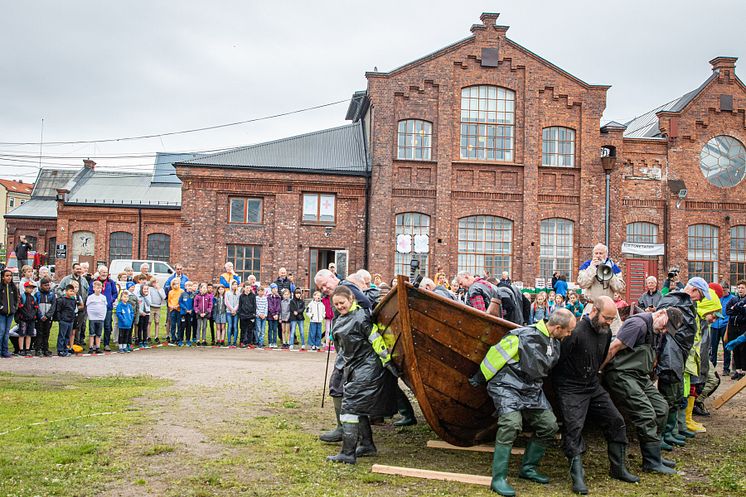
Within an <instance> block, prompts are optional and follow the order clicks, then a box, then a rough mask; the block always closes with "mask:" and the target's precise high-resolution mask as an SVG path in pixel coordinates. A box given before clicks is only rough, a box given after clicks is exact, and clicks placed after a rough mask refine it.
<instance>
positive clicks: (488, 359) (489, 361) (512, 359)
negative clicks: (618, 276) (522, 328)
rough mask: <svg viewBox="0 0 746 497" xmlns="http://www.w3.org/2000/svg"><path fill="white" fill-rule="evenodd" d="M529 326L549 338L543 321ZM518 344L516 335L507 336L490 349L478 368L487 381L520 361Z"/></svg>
mask: <svg viewBox="0 0 746 497" xmlns="http://www.w3.org/2000/svg"><path fill="white" fill-rule="evenodd" d="M531 326H532V327H533V328H536V329H537V330H539V331H540V332H541V333H542V334H543V335H544V336H547V337H548V336H549V330H547V325H546V324H545V323H544V321H539V322H538V323H536V324H534V325H531ZM518 344H519V340H518V335H513V334H509V335H506V336H505V337H503V339H502V340H500V341H499V342H498V343H496V344H495V345H493V346H492V347H490V350H489V351H488V352H487V355H486V356H484V359H482V364H480V366H479V368H480V369H481V371H482V374H483V375H484V377H485V379H486V380H487V381H490V380H491V379H492V378H493V377H494V376H495V375H496V374H497V373H498V371H500V370H501V369H502V368H503V366H505V365H506V364H508V365H511V364H516V363H518V361H520V356H519V354H518Z"/></svg>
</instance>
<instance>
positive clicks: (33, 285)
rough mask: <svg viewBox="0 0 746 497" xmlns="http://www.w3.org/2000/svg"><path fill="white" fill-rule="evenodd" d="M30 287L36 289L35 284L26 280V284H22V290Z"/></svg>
mask: <svg viewBox="0 0 746 497" xmlns="http://www.w3.org/2000/svg"><path fill="white" fill-rule="evenodd" d="M30 286H31V287H34V288H36V283H34V282H33V281H31V280H28V281H27V282H26V283H24V284H23V288H28V287H30Z"/></svg>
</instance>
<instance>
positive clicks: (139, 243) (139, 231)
mask: <svg viewBox="0 0 746 497" xmlns="http://www.w3.org/2000/svg"><path fill="white" fill-rule="evenodd" d="M137 258H138V259H142V208H141V207H138V208H137Z"/></svg>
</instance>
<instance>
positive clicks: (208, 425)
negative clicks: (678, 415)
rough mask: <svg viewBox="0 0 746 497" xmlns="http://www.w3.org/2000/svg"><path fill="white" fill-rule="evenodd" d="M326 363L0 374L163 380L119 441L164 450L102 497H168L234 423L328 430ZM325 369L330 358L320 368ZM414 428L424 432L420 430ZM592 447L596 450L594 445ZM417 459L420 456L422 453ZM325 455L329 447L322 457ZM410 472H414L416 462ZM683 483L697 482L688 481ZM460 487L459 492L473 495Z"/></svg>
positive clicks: (220, 355)
mask: <svg viewBox="0 0 746 497" xmlns="http://www.w3.org/2000/svg"><path fill="white" fill-rule="evenodd" d="M326 359H327V355H326V353H319V352H298V351H280V350H269V349H266V350H244V349H222V348H212V347H206V348H192V349H175V348H173V347H158V348H153V349H149V350H141V351H136V352H134V353H132V354H116V353H112V354H109V355H106V356H103V357H102V356H79V357H71V358H58V357H53V358H14V359H11V360H3V361H0V370H2V371H7V372H11V373H17V374H23V375H44V376H48V375H54V376H56V375H60V374H62V375H64V374H68V373H72V374H77V375H83V376H102V375H103V376H105V375H126V376H135V375H151V376H153V377H155V378H164V379H168V380H170V381H171V382H172V383H171V384H170V386H168V387H166V388H164V389H161V390H158V391H155V392H152V394H148V395H145V396H143V397H142V398H139V399H138V400H137V405H136V406H134V407H133V408H134V409H142V410H143V411H144V412H146V413H147V415H148V418H149V419H151V420H152V423H150V424H145V425H144V426H138V427H136V429H135V430H134V431H133V433H132V435H131V437H130V441H129V442H128V445H129V447H125V448H123V449H122V450H124V451H127V452H128V453H129V454H141V453H142V452H143V450H146V449H147V447H150V446H161V445H162V446H167V447H171V448H174V449H170V450H169V451H164V453H163V454H158V455H157V456H155V457H148V458H147V460H145V458H141V457H140V458H137V457H135V458H134V460H133V463H132V473H133V476H134V477H136V478H141V479H143V480H147V484H146V485H137V484H134V483H132V482H130V481H129V480H128V481H126V482H124V483H123V482H117V483H116V484H115V485H111V486H110V488H108V489H107V490H106V491H105V492H104V493H103V494H102V495H107V496H112V497H113V496H127V497H136V496H155V495H172V494H173V493H174V485H175V482H179V481H180V478H188V477H189V476H190V473H191V472H193V471H194V466H193V465H194V464H199V465H203V466H204V465H205V464H208V463H209V462H210V461H214V462H219V461H220V460H223V459H226V458H230V457H231V456H232V455H234V454H235V451H236V448H235V447H232V446H231V445H230V444H228V443H226V444H223V443H219V442H216V439H215V437H214V433H215V432H221V433H224V432H226V431H227V432H230V431H231V430H232V427H233V426H235V425H236V422H237V420H246V419H249V418H252V417H255V416H261V415H263V414H271V413H272V412H273V411H276V410H277V409H278V408H279V409H281V408H282V407H283V406H284V407H288V406H289V407H292V408H296V407H297V409H295V411H294V412H295V413H296V414H294V416H296V417H297V420H298V423H299V425H300V429H301V430H302V431H304V432H306V433H312V434H314V435H315V434H318V433H319V432H321V431H323V430H325V429H328V428H331V427H332V425H333V411H332V408H331V404H330V403H329V402H328V400H329V399H327V404H326V407H325V408H324V409H322V408H321V407H320V403H321V398H322V393H323V386H322V384H323V381H324V371H325V365H326ZM333 360H334V354H332V355H331V360H330V364H331V362H333ZM732 384H733V382H732V381H731V380H730V379H729V378H724V379H723V384H722V386H721V388H720V389H719V390H718V392H717V394H718V395H719V394H721V393H722V392H723V391H725V389H727V388H728V387H729V386H730V385H732ZM418 414H419V413H418ZM420 419H422V418H421V417H420ZM705 423H706V425H707V426H708V434H707V438H708V439H709V440H711V441H712V443H715V442H716V441H718V440H725V439H727V438H728V436H729V433H731V434H732V433H734V432H738V433H739V434H741V435H742V434H743V433H744V427H746V391H743V392H741V393H740V394H739V395H738V396H737V397H736V398H735V399H733V400H732V401H731V402H729V403H728V404H726V406H724V407H723V408H722V409H720V410H719V411H715V410H714V409H713V415H712V416H711V417H710V418H708V419H706V420H705ZM418 428H420V429H423V430H424V427H418ZM378 429H385V427H382V428H377V430H378ZM428 431H429V430H428ZM421 435H422V438H424V439H427V438H434V435H432V434H429V433H422V434H421ZM392 440H393V441H395V440H396V437H393V438H391V437H388V438H387V437H384V440H383V442H384V443H386V442H387V441H389V442H390V441H392ZM597 445H598V444H597ZM382 448H383V449H384V450H383V451H381V449H382ZM600 448H603V446H602V442H601V447H600ZM410 449H411V452H412V453H413V454H416V453H417V450H415V449H416V448H414V447H413V448H410ZM713 449H715V450H716V448H715V447H713ZM421 450H422V451H426V450H428V449H425V448H424V447H423V448H422V449H421ZM430 450H432V449H430ZM379 451H381V452H382V453H385V451H386V450H385V447H381V445H379ZM332 452H333V447H332V448H330V453H332ZM445 454H448V451H446V452H445V453H444V455H445ZM599 455H600V453H599ZM444 457H445V456H444ZM449 457H456V458H458V457H462V456H459V455H455V456H449ZM373 459H375V460H370V461H368V460H366V461H365V464H368V463H381V464H387V463H388V462H387V461H386V460H385V458H382V457H380V456H379V457H378V458H373ZM448 460H449V459H448V458H444V459H443V461H442V464H444V465H446V467H443V468H441V469H443V470H449V468H448V467H447V464H448ZM484 462H485V464H484V466H485V467H484V468H479V471H476V470H475V471H474V472H482V473H484V472H485V471H486V472H487V474H488V472H489V461H486V460H485V461H484ZM411 465H415V466H416V460H413V461H412V464H411ZM562 465H564V463H562ZM252 471H253V470H252V468H250V467H247V468H243V469H242V472H243V474H241V475H239V476H237V477H238V478H239V479H240V480H242V481H251V480H252ZM563 471H564V470H563ZM689 477H690V478H698V476H696V475H695V474H690V475H689ZM686 478H687V477H686V475H685V479H686ZM410 481H413V480H410ZM463 488H464V492H465V493H468V492H471V490H470V489H472V488H474V487H470V486H464V487H463ZM524 495H525V494H524Z"/></svg>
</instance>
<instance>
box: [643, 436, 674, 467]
mask: <svg viewBox="0 0 746 497" xmlns="http://www.w3.org/2000/svg"><path fill="white" fill-rule="evenodd" d="M640 452H642V470H643V471H647V472H651V473H661V474H664V475H675V474H676V471H675V470H673V469H671V468H669V467H668V466H665V465H664V464H663V463H662V462H661V448H660V444H659V443H658V442H640Z"/></svg>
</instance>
